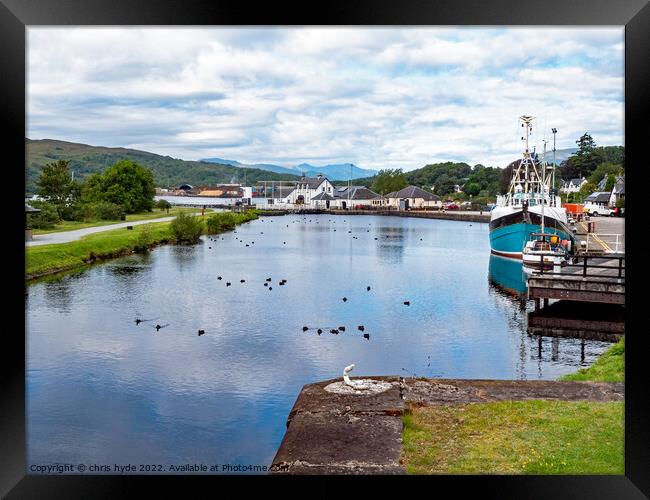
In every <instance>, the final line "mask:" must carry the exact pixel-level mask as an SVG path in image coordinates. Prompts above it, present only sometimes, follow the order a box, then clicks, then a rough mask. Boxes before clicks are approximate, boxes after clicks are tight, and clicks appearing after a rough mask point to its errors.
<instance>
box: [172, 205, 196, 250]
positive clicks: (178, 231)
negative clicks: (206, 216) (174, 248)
mask: <svg viewBox="0 0 650 500" xmlns="http://www.w3.org/2000/svg"><path fill="white" fill-rule="evenodd" d="M169 228H170V230H171V232H172V234H173V235H174V238H175V239H176V241H178V242H179V243H196V242H197V241H199V238H200V237H201V234H203V221H202V220H201V219H199V218H198V217H194V216H192V215H187V214H186V213H184V212H181V213H180V214H178V215H177V216H176V218H175V219H174V220H173V221H171V223H170V225H169Z"/></svg>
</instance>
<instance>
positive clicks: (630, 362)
mask: <svg viewBox="0 0 650 500" xmlns="http://www.w3.org/2000/svg"><path fill="white" fill-rule="evenodd" d="M152 24H153V25H203V26H205V25H233V24H234V25H284V26H288V25H336V24H339V25H484V26H485V25H521V26H524V25H536V26H541V25H544V26H546V25H564V26H567V28H568V29H570V26H572V25H601V26H602V25H618V26H622V25H625V131H626V133H625V147H626V161H627V164H628V168H627V169H626V170H627V172H626V174H627V177H628V182H627V189H628V190H629V191H630V192H631V195H630V196H627V207H626V218H627V219H628V220H627V221H626V224H627V225H629V226H630V227H633V228H639V230H638V231H637V232H636V233H635V234H630V235H628V237H627V239H628V241H627V243H626V248H627V256H626V262H627V264H626V266H627V267H629V266H631V267H632V272H631V273H630V272H629V271H628V273H627V275H628V276H627V282H628V284H631V285H632V289H631V290H630V291H629V292H628V293H627V295H626V311H627V312H626V317H627V318H626V347H627V349H626V350H627V352H626V404H625V426H626V428H625V475H624V476H432V477H426V478H397V479H393V480H392V481H391V483H392V484H395V485H396V486H398V487H399V488H400V489H401V490H402V491H404V492H407V493H408V491H411V490H410V487H411V486H415V485H416V484H415V483H413V482H414V481H417V485H418V486H424V487H428V488H431V489H430V490H429V491H430V492H431V493H432V494H437V492H438V491H443V490H440V489H439V488H441V487H447V488H452V489H453V491H456V492H457V493H463V492H466V491H467V488H474V489H476V491H477V494H478V495H480V497H478V498H558V499H561V498H567V499H569V498H571V499H579V498H585V499H587V498H589V499H595V498H644V497H648V496H650V431H649V428H650V425H649V424H648V422H649V421H648V416H649V413H650V412H649V411H648V410H649V409H650V403H649V402H650V390H649V384H647V383H645V380H644V379H645V377H644V368H645V364H646V363H647V362H646V360H645V359H644V354H645V352H646V350H645V346H646V345H647V340H646V339H647V335H648V333H647V332H646V331H644V330H645V329H644V325H643V323H642V321H643V320H644V314H643V313H644V311H643V305H642V304H641V301H642V300H643V299H644V297H643V295H644V291H643V289H642V286H643V285H644V283H645V282H644V273H643V265H644V262H643V260H642V259H643V258H644V256H646V257H647V250H646V251H645V252H642V249H643V248H644V247H643V243H642V242H641V239H642V238H643V235H642V232H643V215H644V214H643V213H642V211H643V208H642V207H641V204H640V202H639V200H640V199H643V198H644V195H643V192H642V191H643V190H644V188H645V190H647V189H648V187H649V186H650V184H648V183H647V182H645V181H646V177H647V174H646V173H645V172H644V169H645V171H647V170H648V169H650V165H648V164H647V163H648V160H647V158H648V156H646V155H644V146H645V143H646V142H647V138H646V135H647V130H648V126H647V120H648V116H649V113H648V111H649V110H648V107H649V106H648V103H649V102H650V95H649V94H650V92H649V90H648V89H649V88H650V57H648V54H647V51H646V47H648V46H650V5H648V1H647V0H619V1H616V2H613V1H608V0H591V1H590V0H574V1H572V2H566V1H562V0H534V1H528V2H525V3H524V2H517V1H513V0H498V1H491V2H485V1H481V0H455V1H454V0H437V1H428V0H410V1H401V2H395V1H394V0H360V1H359V0H357V1H354V0H347V1H341V0H336V1H328V2H325V3H322V4H309V3H307V2H303V3H300V4H295V5H293V4H285V5H279V4H277V3H274V2H265V3H261V2H260V3H259V4H253V5H251V4H250V3H247V2H242V1H237V0H214V1H204V0H184V1H183V2H174V1H171V0H164V1H163V0H140V1H138V2H134V1H125V0H111V1H105V0H0V47H1V50H0V63H1V64H0V117H1V119H2V122H3V125H4V126H5V127H4V128H5V132H4V134H3V140H2V144H3V146H4V147H3V151H4V153H5V158H4V160H5V162H6V163H5V164H4V167H5V168H4V172H11V173H12V176H16V177H17V181H16V182H10V183H8V184H6V185H5V197H8V199H9V206H10V207H9V210H8V213H10V214H13V210H15V208H16V207H19V208H20V207H21V205H20V200H19V196H22V194H23V193H24V182H25V179H24V175H22V174H19V172H21V171H22V170H21V169H22V168H24V164H25V133H26V128H25V121H26V117H25V109H26V108H25V79H26V75H25V69H26V64H25V55H26V52H25V49H26V33H25V28H26V26H30V25H152ZM549 43H552V41H549ZM560 91H561V89H560ZM7 154H8V157H7V156H6V155H7ZM21 165H23V167H21ZM21 179H22V180H21ZM12 180H13V179H12ZM646 198H647V196H646ZM645 212H647V210H645ZM8 218H9V219H10V220H11V221H12V223H13V224H12V225H10V226H9V227H10V228H11V229H5V234H6V233H7V232H9V233H10V238H9V240H10V241H11V243H12V245H11V248H12V250H14V251H15V252H16V254H17V255H16V256H12V257H6V259H7V260H6V261H5V262H6V263H7V264H9V265H8V266H5V267H8V268H9V269H8V270H9V271H11V273H10V276H11V280H10V281H9V282H6V284H5V290H6V291H7V294H6V295H5V297H6V299H5V305H6V306H7V309H8V310H9V311H11V312H12V315H13V316H14V317H17V318H18V319H17V321H16V323H15V327H11V328H9V327H5V328H4V329H3V330H4V331H3V338H2V340H3V346H2V351H3V354H4V356H3V357H4V358H5V359H4V363H3V368H4V376H3V377H2V382H1V383H2V393H1V394H2V412H1V413H0V419H1V420H0V421H1V424H2V435H1V440H0V495H3V496H5V495H6V498H37V497H38V498H66V499H68V498H103V497H106V498H115V497H120V496H128V494H129V493H130V492H131V491H132V488H133V487H134V486H135V485H143V486H145V487H147V488H156V489H159V490H160V491H165V492H167V494H169V493H172V492H173V491H174V490H173V488H181V490H177V491H182V492H183V494H184V495H185V494H187V493H186V488H187V487H188V485H190V486H201V487H206V486H208V487H213V486H214V482H215V481H217V484H219V482H222V481H227V480H233V479H234V480H235V481H236V482H239V483H240V484H242V485H249V484H252V483H262V484H263V485H264V486H265V487H266V485H267V484H268V483H273V484H274V485H277V486H278V487H279V489H282V490H286V489H287V488H293V485H294V484H295V483H294V481H296V480H297V478H286V477H254V478H251V477H245V478H242V477H235V478H226V477H223V476H218V477H206V476H193V477H191V478H190V477H178V476H176V477H170V476H137V477H134V476H33V475H25V468H24V465H25V456H26V451H25V447H26V445H25V378H24V375H25V339H24V336H23V335H21V334H20V331H21V328H22V329H23V330H22V331H23V333H24V326H25V325H24V316H20V313H19V312H18V311H19V310H20V304H19V303H18V301H19V300H20V297H19V294H18V293H17V291H16V290H17V289H19V288H20V287H21V286H24V285H25V281H24V272H23V271H24V259H25V252H24V236H23V230H24V220H21V219H20V218H19V217H17V216H13V215H11V216H10V217H8ZM5 227H7V226H5ZM635 240H639V241H635ZM14 258H15V260H14ZM14 262H16V263H20V264H22V268H21V266H20V265H18V264H15V265H14ZM6 271H7V270H6ZM6 271H5V274H6ZM14 284H15V287H14ZM5 325H6V322H5ZM327 479H328V478H325V480H324V481H323V480H320V481H319V484H318V488H319V490H318V491H319V492H321V493H322V494H324V493H325V491H326V490H325V489H324V488H326V487H327V485H328V484H329V481H328V480H327ZM368 479H369V478H363V484H364V486H367V485H368V484H369V482H370V481H368ZM339 480H340V478H339ZM388 480H389V478H384V477H381V478H374V479H373V482H374V484H376V485H379V487H381V488H382V489H383V488H384V486H385V485H386V484H387V481H388ZM244 481H245V482H244ZM312 481H313V478H302V480H301V481H300V482H301V483H303V484H302V486H301V488H299V489H298V490H303V491H305V494H307V493H306V490H305V489H304V488H305V484H304V483H307V484H310V483H312ZM423 481H424V482H423ZM228 482H230V481H228ZM337 483H339V484H338V486H337V487H335V488H333V489H332V490H331V493H332V494H336V495H343V494H344V493H343V491H341V490H339V488H340V487H341V486H344V487H345V488H348V487H349V486H351V485H352V484H354V483H356V481H354V482H353V481H352V479H346V480H345V482H344V484H343V485H342V484H340V482H339V481H337ZM210 485H211V486H210ZM313 486H315V484H314V485H313ZM308 487H309V488H311V486H308ZM405 488H409V490H405ZM208 491H210V490H208ZM149 493H151V492H149ZM215 494H216V493H215Z"/></svg>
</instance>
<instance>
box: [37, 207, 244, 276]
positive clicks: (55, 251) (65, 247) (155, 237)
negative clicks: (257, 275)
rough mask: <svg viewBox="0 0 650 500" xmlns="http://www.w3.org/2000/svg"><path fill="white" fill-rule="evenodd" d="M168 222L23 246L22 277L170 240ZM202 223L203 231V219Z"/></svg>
mask: <svg viewBox="0 0 650 500" xmlns="http://www.w3.org/2000/svg"><path fill="white" fill-rule="evenodd" d="M221 213H223V212H219V213H217V214H212V213H210V214H209V213H208V212H206V214H205V216H203V217H202V221H205V219H206V218H207V217H208V216H211V217H214V216H215V215H216V216H217V217H220V214H221ZM227 213H228V212H226V213H223V214H224V215H223V217H224V218H228V219H229V220H234V221H235V224H241V223H244V222H248V221H250V220H253V219H255V218H257V212H256V211H254V210H252V211H249V212H246V213H243V214H234V217H233V216H228V215H226V214H227ZM208 214H209V215H208ZM169 226H170V222H156V223H151V224H142V225H139V226H134V227H133V229H132V230H128V229H126V228H125V227H124V228H119V229H113V230H110V231H104V232H101V233H95V234H90V235H88V236H84V237H83V238H81V239H79V240H77V241H72V242H69V243H59V244H52V245H41V246H31V247H25V261H26V262H25V278H26V279H27V280H32V279H35V278H38V277H41V276H44V275H46V274H50V273H55V272H60V271H67V270H70V269H75V268H78V267H82V266H86V265H88V264H89V263H92V262H95V261H96V260H103V259H108V258H112V257H119V256H121V255H125V254H126V253H128V252H130V251H133V250H134V249H136V247H138V246H140V245H141V244H142V241H143V239H144V240H146V243H147V244H148V245H155V244H159V243H165V242H172V241H174V237H173V236H172V233H171V231H170V227H169ZM203 226H204V231H205V223H204V224H203ZM233 227H234V226H233ZM143 233H145V234H144V235H143Z"/></svg>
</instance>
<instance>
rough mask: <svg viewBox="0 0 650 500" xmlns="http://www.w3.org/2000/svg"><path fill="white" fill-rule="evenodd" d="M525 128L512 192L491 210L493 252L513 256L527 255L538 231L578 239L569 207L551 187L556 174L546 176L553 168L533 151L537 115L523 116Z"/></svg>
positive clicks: (563, 238) (498, 197)
mask: <svg viewBox="0 0 650 500" xmlns="http://www.w3.org/2000/svg"><path fill="white" fill-rule="evenodd" d="M520 121H521V125H522V127H524V128H525V135H524V136H522V140H523V141H524V142H525V149H524V152H523V155H522V158H521V159H520V161H519V163H518V164H517V165H516V167H515V168H513V171H512V178H511V181H510V186H509V188H508V193H507V194H505V195H503V196H497V203H496V206H495V207H494V208H493V209H492V211H491V212H490V248H491V251H492V253H493V254H495V255H499V256H501V257H507V258H511V259H519V260H521V259H522V258H523V249H524V246H525V245H526V242H528V241H529V240H530V239H531V235H532V234H534V233H549V234H553V235H556V236H559V237H560V239H561V240H568V241H570V242H571V243H572V244H573V243H575V238H574V236H573V234H572V232H571V229H570V228H569V224H568V219H567V214H566V210H565V209H564V208H563V207H562V203H561V200H560V197H559V196H557V195H556V194H555V192H554V190H552V189H551V186H552V182H554V175H546V173H547V170H548V169H550V168H554V166H553V167H549V166H548V165H547V164H546V162H545V161H542V162H540V161H538V159H537V156H536V155H535V154H534V153H531V152H530V150H529V145H528V142H529V138H530V134H531V133H532V130H533V126H532V121H533V117H531V116H526V115H525V116H522V117H520Z"/></svg>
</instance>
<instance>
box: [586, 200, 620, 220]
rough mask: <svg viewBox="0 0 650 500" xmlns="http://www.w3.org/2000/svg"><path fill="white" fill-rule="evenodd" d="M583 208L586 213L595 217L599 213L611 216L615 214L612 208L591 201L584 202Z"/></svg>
mask: <svg viewBox="0 0 650 500" xmlns="http://www.w3.org/2000/svg"><path fill="white" fill-rule="evenodd" d="M583 210H584V212H585V213H586V214H589V215H591V216H594V217H597V216H599V215H605V216H608V217H613V216H614V215H616V212H615V211H614V210H613V209H611V208H609V207H605V206H602V205H595V204H593V203H585V206H584V209H583Z"/></svg>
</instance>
